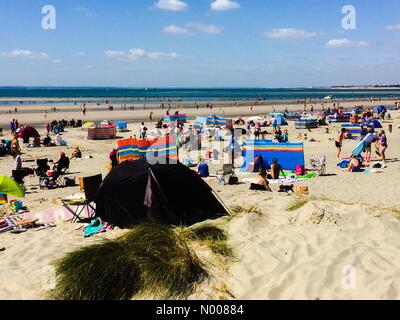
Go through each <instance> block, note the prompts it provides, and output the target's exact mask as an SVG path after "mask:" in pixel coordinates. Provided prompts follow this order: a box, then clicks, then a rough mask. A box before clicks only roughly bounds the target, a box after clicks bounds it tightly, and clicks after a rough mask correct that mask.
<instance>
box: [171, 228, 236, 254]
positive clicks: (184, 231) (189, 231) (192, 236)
mask: <svg viewBox="0 0 400 320" xmlns="http://www.w3.org/2000/svg"><path fill="white" fill-rule="evenodd" d="M176 231H177V232H178V234H179V235H180V236H181V237H183V238H184V239H186V240H187V241H188V242H197V243H199V244H201V245H205V246H207V247H208V248H210V249H211V251H212V252H213V253H214V254H217V255H221V256H223V257H226V258H229V257H233V250H232V248H231V247H230V246H229V245H228V244H227V240H228V235H227V234H226V232H225V231H224V230H222V229H220V228H218V227H216V226H213V225H210V224H203V225H201V226H198V227H195V228H177V229H176Z"/></svg>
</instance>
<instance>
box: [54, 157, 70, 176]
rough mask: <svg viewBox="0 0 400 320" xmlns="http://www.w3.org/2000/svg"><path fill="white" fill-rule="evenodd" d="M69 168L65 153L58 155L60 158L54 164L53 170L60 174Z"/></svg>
mask: <svg viewBox="0 0 400 320" xmlns="http://www.w3.org/2000/svg"><path fill="white" fill-rule="evenodd" d="M68 167H69V158H68V157H67V156H66V155H65V152H61V153H60V158H59V159H58V160H57V161H56V162H54V166H53V170H54V171H57V172H58V173H60V172H61V171H62V170H64V169H68Z"/></svg>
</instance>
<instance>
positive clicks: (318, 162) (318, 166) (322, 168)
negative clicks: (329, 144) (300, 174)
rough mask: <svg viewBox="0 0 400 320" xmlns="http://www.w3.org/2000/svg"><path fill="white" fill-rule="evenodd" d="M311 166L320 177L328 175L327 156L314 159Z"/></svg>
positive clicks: (311, 160)
mask: <svg viewBox="0 0 400 320" xmlns="http://www.w3.org/2000/svg"><path fill="white" fill-rule="evenodd" d="M310 164H311V167H312V168H313V171H316V172H317V174H318V175H320V176H323V175H325V174H326V156H324V155H322V156H319V157H313V158H311V159H310Z"/></svg>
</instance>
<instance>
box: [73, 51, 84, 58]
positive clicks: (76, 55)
mask: <svg viewBox="0 0 400 320" xmlns="http://www.w3.org/2000/svg"><path fill="white" fill-rule="evenodd" d="M73 56H74V57H85V56H86V52H84V51H78V52H75V53H74V54H73Z"/></svg>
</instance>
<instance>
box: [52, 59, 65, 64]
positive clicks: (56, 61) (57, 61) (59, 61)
mask: <svg viewBox="0 0 400 320" xmlns="http://www.w3.org/2000/svg"><path fill="white" fill-rule="evenodd" d="M62 62H63V60H62V59H54V60H53V63H57V64H58V63H62Z"/></svg>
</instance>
